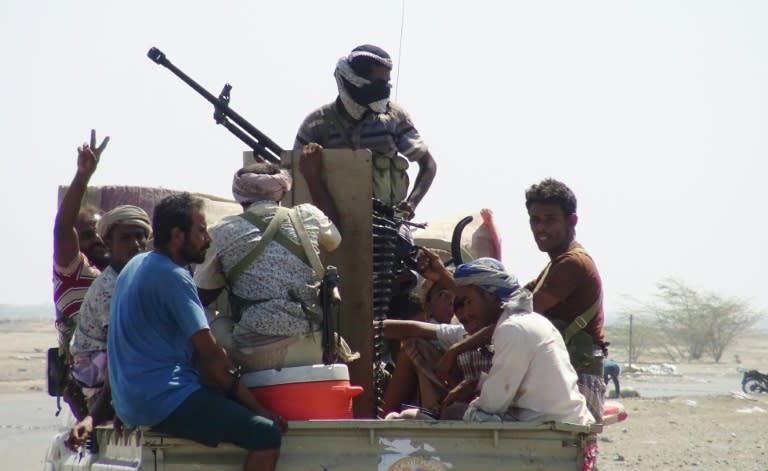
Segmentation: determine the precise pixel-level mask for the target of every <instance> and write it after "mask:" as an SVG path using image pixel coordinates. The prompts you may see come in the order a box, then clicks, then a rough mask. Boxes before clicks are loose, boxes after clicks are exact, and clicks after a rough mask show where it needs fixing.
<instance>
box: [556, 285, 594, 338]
mask: <svg viewBox="0 0 768 471" xmlns="http://www.w3.org/2000/svg"><path fill="white" fill-rule="evenodd" d="M602 299H603V295H602V293H601V294H600V296H598V297H597V301H595V303H594V304H592V305H591V306H589V309H587V310H586V311H584V313H583V314H581V315H580V316H578V317H576V319H574V320H573V322H571V323H570V324H568V327H566V328H565V330H564V331H563V340H564V341H565V343H566V344H567V343H568V341H569V340H571V337H573V336H574V335H576V333H577V332H578V331H580V330H581V329H583V328H585V327H586V326H587V324H589V322H590V321H591V320H592V319H594V318H595V314H597V307H598V306H599V305H600V301H601V300H602Z"/></svg>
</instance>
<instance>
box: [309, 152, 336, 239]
mask: <svg viewBox="0 0 768 471" xmlns="http://www.w3.org/2000/svg"><path fill="white" fill-rule="evenodd" d="M322 159H323V147H322V146H321V145H320V144H317V143H315V142H310V143H309V144H307V145H306V146H304V147H303V148H302V149H301V157H300V160H299V171H300V172H301V174H302V175H303V176H304V180H305V181H306V182H307V188H308V189H309V194H310V196H312V202H313V203H314V205H315V206H317V207H318V208H320V210H321V211H322V212H323V213H325V215H326V216H328V219H330V220H331V221H332V222H333V223H334V224H335V225H336V227H337V228H338V229H339V231H341V230H342V229H341V224H340V222H341V221H340V218H339V212H338V211H337V210H336V204H335V203H334V202H333V198H332V197H331V194H330V193H329V192H328V188H326V187H325V183H323V181H322V179H321V177H320V175H321V173H322V162H323V160H322Z"/></svg>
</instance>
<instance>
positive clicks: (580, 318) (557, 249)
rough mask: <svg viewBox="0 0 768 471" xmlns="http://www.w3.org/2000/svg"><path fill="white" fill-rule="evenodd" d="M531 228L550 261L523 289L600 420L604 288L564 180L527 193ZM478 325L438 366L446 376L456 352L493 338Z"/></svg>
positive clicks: (452, 367) (601, 411)
mask: <svg viewBox="0 0 768 471" xmlns="http://www.w3.org/2000/svg"><path fill="white" fill-rule="evenodd" d="M525 198H526V201H525V205H526V207H527V208H528V215H529V218H530V226H531V232H533V236H534V240H535V241H536V244H537V245H538V246H539V250H541V251H542V252H547V254H548V255H549V258H550V263H549V264H548V265H547V266H546V267H545V269H544V270H543V271H542V272H541V274H540V275H539V276H538V277H537V278H536V279H535V280H533V281H531V282H530V283H528V284H527V285H526V286H525V287H526V288H527V289H528V290H530V291H531V292H532V293H533V310H534V311H535V312H538V313H540V314H542V315H543V316H544V317H546V318H547V319H549V320H550V321H552V323H553V324H555V326H556V327H557V329H558V330H559V331H560V333H561V334H562V335H563V338H564V340H565V342H566V345H567V346H568V352H569V354H570V359H571V363H572V364H573V367H574V368H575V369H576V372H577V373H578V375H579V390H580V391H581V393H582V394H583V395H584V397H585V398H586V400H587V406H588V407H589V411H590V412H591V413H592V416H593V417H594V418H595V419H596V420H597V421H598V422H601V421H602V417H603V406H604V404H605V382H604V380H603V361H602V360H603V357H604V355H605V353H606V350H607V343H606V342H605V339H604V332H603V301H602V300H603V289H602V282H601V280H600V274H599V273H598V271H597V267H596V266H595V263H594V261H593V260H592V258H591V257H590V256H589V255H588V254H587V252H586V251H585V250H584V248H583V247H582V246H581V245H580V244H579V243H578V242H576V241H575V235H576V222H577V221H578V217H577V215H576V196H574V194H573V192H572V191H571V189H570V188H568V187H567V186H566V185H565V184H563V183H562V182H559V181H557V180H553V179H551V178H550V179H546V180H544V181H542V182H541V183H539V184H538V185H533V186H531V187H530V188H529V189H528V190H527V191H526V193H525ZM491 334H492V332H491V329H488V328H486V329H482V330H480V331H479V332H478V333H476V334H475V335H472V336H471V337H468V338H466V339H465V340H463V341H462V342H459V343H457V344H454V345H453V346H452V347H451V348H450V349H449V350H448V351H447V352H446V354H445V355H443V357H442V358H441V359H440V364H438V368H437V373H438V376H439V377H440V378H442V379H443V380H447V379H448V378H449V376H450V371H452V370H453V369H454V368H455V360H456V356H457V355H458V354H459V353H461V352H463V351H466V350H467V349H470V348H476V347H477V346H479V345H482V343H483V342H484V341H486V339H488V338H489V337H490V336H491Z"/></svg>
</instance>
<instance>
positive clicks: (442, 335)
mask: <svg viewBox="0 0 768 471" xmlns="http://www.w3.org/2000/svg"><path fill="white" fill-rule="evenodd" d="M428 285H431V287H432V288H433V289H431V290H429V289H428V294H429V291H434V293H432V294H433V296H436V297H442V298H445V299H446V300H450V301H451V303H452V302H453V293H452V291H451V290H450V289H448V288H447V287H446V286H445V285H444V284H440V283H437V284H434V283H432V282H431V281H428ZM438 302H439V301H438ZM452 311H453V309H452V308H451V315H450V316H444V317H443V318H442V319H441V320H442V322H437V323H434V322H424V321H415V320H398V319H387V320H384V321H383V322H382V333H383V335H384V337H385V338H388V339H400V340H402V343H403V348H402V350H403V351H402V352H401V353H400V356H399V357H398V361H397V365H396V367H395V372H394V374H393V376H392V379H391V380H390V382H389V384H388V386H387V390H386V391H385V393H384V398H383V402H384V407H383V409H384V413H385V414H386V417H387V418H414V417H420V416H419V415H418V413H417V410H415V409H409V408H408V407H406V408H405V410H403V411H402V412H401V413H399V414H398V413H394V414H391V412H395V411H397V410H400V408H401V406H402V403H403V402H404V401H405V400H408V399H409V397H408V395H407V393H408V392H410V390H409V389H407V388H406V387H407V386H408V385H410V384H409V383H408V382H407V380H408V379H411V378H412V381H413V382H416V383H417V384H418V391H419V399H420V400H419V401H418V402H419V403H420V404H418V405H419V410H421V411H423V412H425V413H426V414H428V415H429V416H430V417H440V418H441V419H448V420H451V419H452V420H456V419H461V418H462V416H463V414H464V410H465V409H466V407H467V404H468V402H469V401H470V400H471V399H473V398H474V397H475V395H476V391H477V382H478V380H479V379H480V374H481V373H487V372H488V371H489V370H490V368H491V360H492V358H493V352H492V349H491V348H490V345H489V344H488V345H484V346H482V347H480V348H477V349H473V350H470V351H466V352H463V353H462V354H461V355H460V356H459V358H458V359H457V363H458V365H459V372H458V375H456V377H454V378H451V381H449V382H448V384H445V383H443V382H442V381H441V380H440V379H439V378H438V377H437V375H436V374H435V366H436V365H437V360H438V359H439V358H440V356H441V355H442V354H443V353H444V352H445V350H446V349H447V348H448V347H450V345H452V344H454V343H456V342H458V341H459V340H461V339H462V338H464V337H465V336H466V335H468V334H469V335H471V334H473V333H475V332H477V331H478V330H479V329H480V328H482V327H484V326H486V325H489V324H492V323H493V320H492V319H491V318H490V317H488V316H486V317H478V316H476V315H475V314H476V313H475V312H472V311H469V310H464V309H462V308H459V309H456V318H457V319H458V322H459V323H451V322H450V321H451V318H452V317H453V312H452ZM446 317H447V318H446ZM406 375H407V377H406Z"/></svg>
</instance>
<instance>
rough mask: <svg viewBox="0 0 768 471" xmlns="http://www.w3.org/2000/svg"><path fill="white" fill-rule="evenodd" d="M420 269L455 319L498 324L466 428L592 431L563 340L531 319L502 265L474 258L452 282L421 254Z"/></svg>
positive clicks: (525, 294)
mask: <svg viewBox="0 0 768 471" xmlns="http://www.w3.org/2000/svg"><path fill="white" fill-rule="evenodd" d="M418 269H419V272H420V273H421V274H422V275H423V276H424V277H425V278H427V279H430V280H433V281H435V282H441V283H444V284H446V285H448V286H451V289H452V290H453V292H454V293H455V295H456V300H455V301H454V305H455V306H456V315H457V316H459V317H461V318H464V319H467V320H468V321H471V320H472V319H477V320H478V322H480V321H482V323H483V324H485V323H488V321H490V322H491V323H494V322H495V328H494V330H493V336H492V346H493V352H494V353H493V361H492V365H491V369H490V371H489V372H488V374H487V375H486V374H484V373H483V374H481V378H480V381H479V384H478V387H479V388H480V395H479V396H478V397H477V398H476V399H475V400H473V401H472V402H471V403H470V404H469V407H468V408H467V410H466V412H465V413H464V420H467V421H481V422H482V421H501V420H519V421H525V422H547V421H557V422H567V423H574V424H580V425H587V424H590V423H594V421H595V420H594V418H593V417H592V414H590V412H589V410H588V409H587V404H586V401H585V399H584V396H582V395H581V393H580V392H579V388H578V386H577V384H576V382H577V379H578V378H577V375H576V371H575V370H574V369H573V366H571V363H570V360H569V357H568V350H567V349H566V347H565V343H564V342H563V338H562V336H561V335H560V333H559V332H558V331H557V329H556V328H555V326H554V325H552V323H551V322H549V321H548V320H547V319H545V318H544V317H543V316H540V315H538V314H536V313H534V312H533V302H532V295H531V292H530V291H528V290H527V289H524V288H521V287H520V284H519V283H518V282H517V279H516V278H515V276H514V275H512V274H510V273H509V272H507V271H506V269H505V268H504V265H502V263H501V262H499V261H498V260H495V259H492V258H479V259H477V260H473V261H471V262H468V263H465V264H463V265H459V266H458V267H457V268H456V271H455V272H454V274H453V276H451V274H450V273H449V272H448V271H447V270H446V269H445V267H444V266H443V264H442V262H441V261H440V259H439V258H438V257H437V256H436V255H434V254H432V253H430V252H428V251H426V250H422V251H421V252H420V254H419V258H418Z"/></svg>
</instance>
